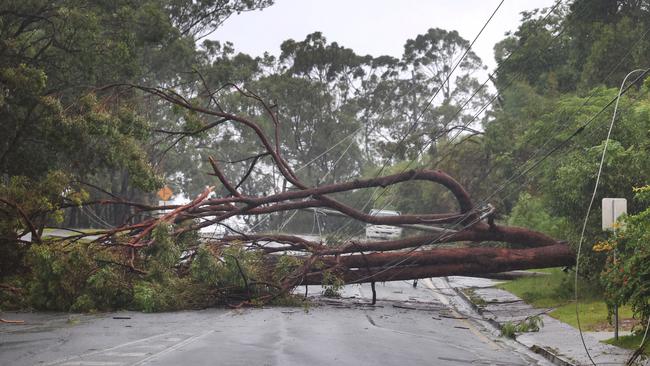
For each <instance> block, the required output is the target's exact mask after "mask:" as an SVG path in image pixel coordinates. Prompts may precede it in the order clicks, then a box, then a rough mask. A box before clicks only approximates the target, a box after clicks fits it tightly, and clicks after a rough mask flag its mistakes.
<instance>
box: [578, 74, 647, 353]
mask: <svg viewBox="0 0 650 366" xmlns="http://www.w3.org/2000/svg"><path fill="white" fill-rule="evenodd" d="M639 71H642V73H641V75H640V76H639V77H638V78H636V79H635V80H634V81H633V82H632V83H630V85H628V86H627V87H626V88H625V89H623V87H624V86H625V82H626V81H627V78H628V77H629V76H630V75H632V74H633V73H636V72H639ZM648 72H650V68H648V69H646V70H643V69H637V70H634V71H631V72H630V73H628V74H627V75H626V76H625V78H624V79H623V82H622V83H621V87H620V89H619V91H618V95H617V96H616V98H614V100H615V101H616V104H615V105H614V113H613V114H612V122H611V123H610V125H609V130H608V131H607V138H606V139H605V146H604V147H603V153H602V156H601V158H600V164H599V165H598V173H597V174H596V183H595V184H594V190H593V192H592V194H591V199H590V200H589V206H588V207H587V213H586V214H585V219H584V222H583V223H582V230H581V232H580V241H579V242H578V252H577V254H576V270H575V280H574V294H575V300H576V320H577V323H578V331H579V332H580V340H581V341H582V346H583V347H584V349H585V352H587V357H589V361H591V363H592V364H593V365H594V366H596V363H595V362H594V360H593V358H591V354H590V353H589V349H588V348H587V344H586V343H585V339H584V335H583V334H582V327H581V325H580V312H579V311H578V305H579V304H578V270H579V266H580V251H581V249H582V243H583V241H584V238H585V230H586V229H587V221H588V220H589V214H590V213H591V207H592V206H593V204H594V200H595V199H596V193H597V192H598V184H599V183H600V176H601V174H602V172H603V166H604V165H605V156H606V154H607V147H608V146H609V138H610V136H611V135H612V129H613V128H614V121H615V120H616V112H617V111H618V103H619V101H620V100H621V96H622V95H623V94H625V92H627V91H628V90H629V89H630V87H632V85H634V84H635V83H636V82H637V81H639V80H640V79H641V78H643V77H644V76H645V75H646V74H648ZM612 103H613V102H609V103H607V105H606V106H605V107H604V108H607V107H609V106H610V105H612ZM604 108H603V110H604ZM601 111H602V110H601ZM598 114H600V112H599V113H598ZM592 120H593V119H592ZM592 120H590V121H589V122H588V123H587V124H586V125H588V124H589V123H591V121H592ZM572 136H574V135H572ZM572 136H569V137H572Z"/></svg>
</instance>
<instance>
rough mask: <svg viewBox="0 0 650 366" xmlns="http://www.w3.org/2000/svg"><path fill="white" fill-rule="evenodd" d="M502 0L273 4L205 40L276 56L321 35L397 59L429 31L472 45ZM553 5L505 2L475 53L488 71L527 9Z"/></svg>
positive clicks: (540, 0)
mask: <svg viewBox="0 0 650 366" xmlns="http://www.w3.org/2000/svg"><path fill="white" fill-rule="evenodd" d="M499 2H500V0H455V1H454V0H276V3H275V4H274V5H272V6H271V7H269V8H267V9H264V10H262V11H255V12H249V13H243V14H239V15H233V16H232V17H231V18H230V19H228V20H227V21H226V22H225V24H223V25H222V26H221V27H220V28H219V29H218V30H217V31H216V32H214V33H213V34H212V35H211V36H210V37H209V38H211V39H217V40H220V41H231V42H233V43H234V45H235V49H236V50H237V51H241V52H244V53H248V54H250V55H252V56H259V55H262V54H263V53H264V52H265V51H268V52H270V53H271V54H275V55H277V54H279V51H280V44H281V43H282V42H283V41H284V40H286V39H289V38H293V39H294V40H296V41H301V40H303V39H304V38H305V36H306V35H307V34H310V33H312V32H315V31H320V32H322V33H323V35H324V36H325V37H326V38H327V40H328V41H329V42H338V43H339V44H340V45H342V46H345V47H348V48H352V49H353V50H354V51H355V52H356V53H358V54H361V55H365V54H370V55H373V56H379V55H391V56H395V57H400V56H401V55H402V50H403V46H404V43H405V41H406V40H407V39H410V38H415V36H417V35H418V34H422V33H425V32H426V31H427V30H428V29H429V28H436V27H437V28H443V29H447V30H457V31H458V32H459V33H460V35H461V36H462V37H463V38H465V39H467V40H468V41H471V40H472V39H474V37H475V36H476V34H477V33H478V32H479V30H480V29H481V27H482V26H483V24H484V23H485V22H486V20H487V19H488V18H489V16H490V14H492V12H493V11H494V9H495V8H496V7H497V5H498V4H499ZM555 2H556V0H505V1H504V3H503V5H502V6H501V8H500V9H499V11H498V12H497V13H496V15H495V16H494V18H493V19H492V21H491V22H490V24H489V25H488V27H487V28H486V29H485V31H483V34H482V35H481V36H480V37H479V39H478V41H477V42H476V44H475V45H474V47H473V50H474V51H475V52H476V53H477V54H478V55H479V57H480V58H481V59H482V60H483V63H484V64H486V65H487V66H488V67H489V69H492V68H493V67H494V66H495V61H494V56H493V52H492V50H493V46H494V44H495V43H496V42H498V41H500V40H501V39H503V37H504V34H505V32H507V31H511V30H515V29H516V28H517V26H518V24H519V21H520V20H521V15H520V13H521V12H522V11H525V10H532V9H535V8H543V7H549V6H552V5H553V4H554V3H555Z"/></svg>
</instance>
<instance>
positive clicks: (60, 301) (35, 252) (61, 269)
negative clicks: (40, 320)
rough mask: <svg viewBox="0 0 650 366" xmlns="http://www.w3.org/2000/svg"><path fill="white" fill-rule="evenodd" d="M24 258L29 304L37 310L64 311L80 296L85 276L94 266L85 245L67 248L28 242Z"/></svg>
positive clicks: (89, 273) (87, 275)
mask: <svg viewBox="0 0 650 366" xmlns="http://www.w3.org/2000/svg"><path fill="white" fill-rule="evenodd" d="M27 261H28V262H29V264H30V268H31V269H32V277H33V278H32V281H31V283H30V287H29V296H30V304H31V305H32V306H34V307H35V308H37V309H41V310H68V309H70V307H71V306H72V305H73V304H74V303H75V301H76V299H77V298H78V297H80V296H82V295H84V293H83V292H84V288H85V285H86V280H87V278H88V277H89V276H90V275H91V273H92V272H93V271H94V270H95V269H96V266H95V263H94V261H93V260H92V257H91V255H90V249H89V247H88V246H87V245H81V244H80V245H75V246H74V247H72V248H71V249H70V250H66V249H64V248H63V247H61V246H53V245H47V244H43V245H32V247H31V248H30V250H29V253H28V257H27Z"/></svg>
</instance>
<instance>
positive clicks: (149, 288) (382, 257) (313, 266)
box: [25, 85, 574, 310]
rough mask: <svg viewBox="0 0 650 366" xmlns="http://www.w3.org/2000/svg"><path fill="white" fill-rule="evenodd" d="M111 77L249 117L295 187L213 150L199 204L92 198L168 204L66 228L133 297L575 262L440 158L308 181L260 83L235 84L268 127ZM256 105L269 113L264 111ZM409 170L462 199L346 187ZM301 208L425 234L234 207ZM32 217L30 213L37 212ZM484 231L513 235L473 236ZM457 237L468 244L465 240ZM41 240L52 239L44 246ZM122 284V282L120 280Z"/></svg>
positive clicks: (208, 123) (411, 177) (224, 297)
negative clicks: (302, 224) (312, 228)
mask: <svg viewBox="0 0 650 366" xmlns="http://www.w3.org/2000/svg"><path fill="white" fill-rule="evenodd" d="M111 88H112V90H114V91H115V92H117V93H119V92H129V93H131V92H133V91H136V90H137V91H141V92H144V93H145V94H148V95H151V96H154V97H157V98H160V99H161V100H163V101H165V102H166V103H170V104H171V105H173V106H174V107H175V108H182V109H185V110H187V111H191V112H192V113H194V114H195V115H196V116H197V123H199V124H201V126H200V127H199V128H201V129H218V128H225V126H226V125H227V124H237V125H240V126H243V127H245V128H246V129H249V130H250V131H251V132H252V134H253V135H254V136H255V137H256V142H255V144H256V145H257V146H258V147H259V149H260V151H261V153H258V154H256V155H255V156H250V157H248V158H247V159H245V160H247V161H248V162H249V164H250V166H251V169H249V170H248V172H252V171H253V169H252V167H253V166H254V165H255V164H259V163H260V162H262V161H263V162H265V163H267V164H271V165H273V166H274V167H275V168H276V169H277V170H278V171H279V172H280V174H281V176H282V177H283V179H284V180H286V182H287V185H288V187H289V189H287V190H286V191H281V192H279V193H275V194H270V195H249V194H244V193H242V191H241V190H240V187H241V185H242V184H243V183H244V182H245V181H246V180H247V179H250V173H247V174H245V175H244V176H240V177H233V176H229V175H228V174H226V173H225V170H224V169H223V166H222V163H219V162H217V161H216V160H215V159H213V158H209V165H210V166H211V169H212V172H211V173H210V174H211V175H214V176H215V177H216V179H215V183H216V185H215V186H213V187H208V188H206V189H205V191H204V192H202V193H201V194H199V195H198V196H197V197H196V198H194V199H193V200H192V201H191V202H190V203H188V204H184V205H175V206H165V207H154V206H148V205H144V204H139V203H132V202H128V201H125V200H115V199H112V198H107V199H105V200H101V201H95V202H84V203H81V205H128V206H133V207H134V208H136V209H137V210H138V211H140V212H154V211H160V210H164V211H162V213H159V214H158V215H152V216H151V217H150V218H148V219H145V220H141V221H139V222H136V223H127V224H125V225H122V226H119V227H116V228H113V229H110V230H107V231H103V232H96V233H92V234H91V233H79V234H78V235H76V236H73V237H69V238H67V239H65V240H64V242H65V243H66V245H67V246H70V243H74V245H76V246H81V247H85V248H91V247H92V248H93V249H92V250H90V251H88V252H86V251H84V253H85V254H84V255H77V256H75V257H74V258H81V259H79V260H82V259H83V260H82V262H84V261H85V260H86V259H84V258H86V257H85V256H87V257H88V259H87V262H88V263H91V264H87V266H88V269H87V271H89V273H91V274H92V275H93V276H94V275H95V274H96V273H103V272H106V271H104V268H112V270H111V271H108V273H105V274H106V276H107V277H108V279H103V280H104V281H107V282H110V281H113V282H110V283H114V284H119V283H121V281H124V282H129V283H131V286H132V293H133V294H134V295H133V299H132V300H131V301H132V303H135V304H139V305H138V308H142V309H145V310H157V309H168V308H174V307H177V306H187V303H184V304H185V305H178V304H176V305H174V304H175V303H174V302H177V301H180V300H179V298H180V299H182V298H183V296H178V294H176V295H169V294H168V295H165V294H167V293H168V291H169V289H172V288H173V289H177V290H178V291H180V292H181V293H184V292H187V291H188V289H192V288H194V289H195V290H196V291H197V292H198V293H201V294H202V295H201V296H200V298H202V299H204V301H205V299H212V300H210V301H208V302H209V303H218V302H231V301H233V300H237V301H240V302H241V301H243V302H249V303H258V302H268V301H273V300H276V299H278V298H282V297H284V296H286V295H287V294H289V293H290V292H291V291H292V289H294V288H295V287H297V286H299V285H309V284H325V285H327V284H331V283H332V282H336V283H348V284H349V283H363V282H375V281H389V280H404V279H417V278H427V277H437V276H447V275H469V276H472V275H481V274H486V273H494V272H501V271H508V270H515V269H527V268H543V267H556V266H566V265H571V264H572V263H573V262H574V254H573V252H572V251H571V250H570V249H569V246H568V245H566V243H564V242H561V241H558V240H556V239H554V238H551V237H549V236H547V235H545V234H542V233H539V232H535V231H532V230H529V229H526V228H520V227H509V226H502V225H498V224H496V223H495V222H494V214H495V212H494V209H493V208H492V206H491V205H489V204H487V203H481V204H477V203H475V202H473V201H472V199H471V197H470V196H469V194H468V193H467V192H466V190H465V189H464V188H463V187H462V186H461V185H460V184H459V183H458V182H457V181H456V180H454V179H453V178H452V177H451V176H449V175H447V174H446V173H444V172H442V171H439V170H412V171H405V172H402V173H399V174H393V175H388V176H382V177H376V178H372V179H358V180H352V181H347V182H341V183H333V184H328V185H321V186H316V187H314V186H309V185H307V184H305V183H303V182H302V181H301V180H300V179H299V178H298V177H297V175H296V173H295V172H294V170H293V169H292V167H291V165H290V164H289V163H288V162H287V160H285V158H284V157H283V154H282V148H281V145H280V141H281V136H280V133H281V129H280V124H281V121H280V120H279V119H278V116H277V114H276V112H275V108H274V107H273V106H271V105H269V104H268V103H266V102H265V101H264V100H263V99H262V98H260V97H259V96H258V95H256V94H255V93H253V92H251V91H249V90H245V89H241V88H239V87H237V86H234V85H230V86H229V88H231V89H232V90H234V92H235V93H237V94H239V95H241V96H243V97H245V98H249V99H251V100H254V101H255V102H256V103H258V105H259V108H260V110H261V111H264V113H265V115H264V118H268V119H270V120H271V121H272V123H271V125H270V126H269V127H262V126H261V125H260V124H259V123H257V122H256V121H255V119H254V118H250V117H248V116H243V115H236V114H230V113H228V112H227V111H225V110H223V109H221V108H218V107H217V108H212V107H210V105H217V106H218V105H219V104H218V103H216V104H215V103H214V102H215V101H217V100H216V99H215V100H214V101H213V102H212V103H211V104H207V106H206V103H200V99H198V98H197V99H190V98H185V97H183V96H181V95H180V94H178V93H177V92H175V91H173V90H171V89H158V88H150V87H142V86H135V85H119V86H113V87H111ZM223 90H226V89H224V88H222V89H221V91H223ZM203 95H210V96H211V98H218V96H219V95H218V94H215V93H208V94H203ZM254 115H256V116H257V118H261V117H260V115H259V114H254ZM191 132H192V131H185V132H181V135H182V134H188V135H190V134H191ZM169 133H171V131H169ZM253 143H254V142H251V144H253ZM409 181H422V182H428V183H430V184H435V185H440V186H442V187H444V188H445V189H446V190H448V191H449V193H450V194H451V195H452V196H453V197H454V199H455V201H456V202H457V206H458V207H457V210H456V211H454V212H445V213H422V214H402V215H399V216H390V217H381V216H372V215H369V214H368V213H366V212H364V211H362V210H359V209H357V208H355V207H352V206H350V205H348V204H346V203H345V202H341V201H339V200H337V199H335V198H334V196H335V195H337V194H339V193H343V192H350V191H354V190H362V189H368V188H375V187H384V188H385V187H390V186H393V185H397V184H401V183H404V182H409ZM216 187H218V188H223V190H222V191H223V192H225V194H222V195H214V194H213V193H212V192H213V191H215V188H216ZM293 210H319V211H321V212H325V213H327V214H335V215H342V216H347V217H348V218H349V219H354V220H359V221H361V222H363V223H368V224H376V225H395V226H403V227H408V228H413V229H416V230H419V231H421V232H423V233H424V234H421V235H417V236H412V237H406V238H404V239H399V240H391V241H362V240H357V239H348V240H338V241H331V240H330V241H327V242H326V241H324V240H322V241H309V240H305V239H303V238H300V237H297V236H292V235H283V234H273V233H270V234H266V233H255V232H250V233H249V232H241V231H237V230H235V229H233V228H232V227H230V226H229V225H228V219H231V218H235V217H245V216H260V215H269V214H275V213H280V212H286V211H293ZM25 223H27V224H28V222H27V221H25ZM212 225H221V226H223V227H225V228H226V232H225V234H223V235H219V236H211V237H201V236H199V235H198V233H199V231H200V230H201V229H202V228H206V227H208V226H212ZM90 235H96V237H91V236H90ZM84 238H85V240H87V241H88V240H90V241H91V242H90V244H83V242H82V239H84ZM483 242H500V243H506V244H509V245H506V246H505V247H502V246H501V247H491V246H476V245H472V243H474V244H478V243H483ZM452 243H463V244H464V245H462V246H453V245H452ZM51 245H56V244H50V249H48V250H52V249H51ZM74 245H73V246H74ZM38 247H39V248H41V249H39V250H45V249H42V248H43V246H38ZM57 250H58V249H57ZM93 251H94V252H93ZM38 254H39V253H38V251H36V253H35V254H33V255H35V256H36V259H37V261H36V262H34V263H38V258H39V257H38ZM77 268H79V267H77ZM82 268H83V267H82ZM109 274H110V275H109ZM81 278H83V277H81ZM90 283H91V284H92V283H94V282H93V281H90ZM86 286H88V285H86ZM197 286H198V287H197ZM82 287H83V286H82ZM44 288H51V287H44ZM119 288H120V286H117V285H116V291H118V290H119ZM118 292H119V291H118ZM92 293H93V292H92V291H90V290H87V289H86V290H83V291H80V292H79V293H77V294H74V295H72V296H77V301H76V302H73V303H72V304H73V305H74V304H77V302H78V301H79V298H80V296H86V297H84V298H82V300H84V299H85V300H88V301H93V302H94V301H97V300H96V299H94V298H93V295H92ZM195 295H196V292H195V293H194V295H193V297H192V299H196V296H195ZM217 299H218V300H217ZM190 303H191V301H190ZM82 305H83V302H82ZM203 305H205V303H203ZM76 306H81V305H79V304H77V305H76Z"/></svg>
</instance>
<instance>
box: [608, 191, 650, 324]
mask: <svg viewBox="0 0 650 366" xmlns="http://www.w3.org/2000/svg"><path fill="white" fill-rule="evenodd" d="M635 192H636V199H637V200H638V201H639V202H641V203H642V204H645V205H646V209H645V210H643V211H641V212H639V213H637V214H633V215H629V216H627V217H626V218H625V219H624V221H623V226H622V227H621V228H620V229H619V230H617V231H616V233H615V234H614V236H613V237H612V238H611V239H610V240H609V242H610V244H611V245H610V246H609V247H607V249H610V250H609V251H608V252H607V253H608V257H607V264H606V266H605V269H604V271H603V273H602V277H601V278H602V281H603V283H604V284H605V289H606V295H607V300H608V304H610V305H614V304H629V305H631V306H632V309H633V311H634V313H635V316H636V317H637V318H638V319H640V320H641V321H642V324H645V323H647V322H648V319H650V288H649V287H648V283H650V207H648V204H650V186H643V187H641V188H637V189H635Z"/></svg>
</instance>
